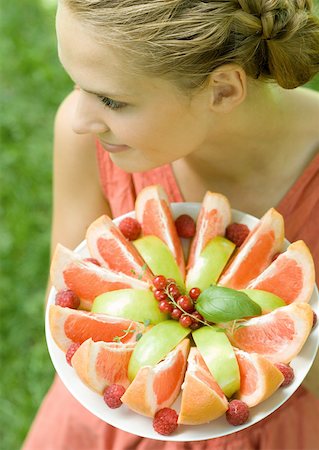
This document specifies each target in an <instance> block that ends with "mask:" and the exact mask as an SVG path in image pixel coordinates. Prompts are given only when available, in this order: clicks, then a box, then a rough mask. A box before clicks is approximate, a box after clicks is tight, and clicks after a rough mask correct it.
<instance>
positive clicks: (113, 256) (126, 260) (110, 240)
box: [86, 215, 153, 283]
mask: <svg viewBox="0 0 319 450" xmlns="http://www.w3.org/2000/svg"><path fill="white" fill-rule="evenodd" d="M86 241H87V246H88V249H89V251H90V254H91V256H92V257H93V258H96V259H97V260H98V261H99V262H100V263H101V264H102V265H104V266H105V267H107V268H108V269H110V270H113V271H114V272H118V273H119V274H122V273H124V274H125V275H128V276H130V277H134V278H137V279H141V280H143V281H146V282H149V283H151V282H152V278H153V274H152V272H151V271H150V269H149V268H148V267H147V265H146V263H145V261H144V260H143V258H142V257H141V255H140V254H139V253H138V251H137V250H136V248H135V247H134V245H133V244H132V242H130V241H128V240H127V239H126V238H125V237H124V235H123V234H122V232H121V231H120V230H119V228H118V227H117V226H116V225H115V224H114V223H113V221H112V219H110V217H108V216H106V215H104V216H101V217H99V218H98V219H96V220H95V221H94V222H93V223H92V224H91V225H90V226H89V228H88V230H87V233H86Z"/></svg>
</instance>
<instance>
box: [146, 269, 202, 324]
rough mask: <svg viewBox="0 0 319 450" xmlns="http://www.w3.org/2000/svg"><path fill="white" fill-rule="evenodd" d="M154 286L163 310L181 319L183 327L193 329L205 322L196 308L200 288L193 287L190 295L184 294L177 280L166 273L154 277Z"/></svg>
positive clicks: (178, 319)
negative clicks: (166, 275) (168, 276)
mask: <svg viewBox="0 0 319 450" xmlns="http://www.w3.org/2000/svg"><path fill="white" fill-rule="evenodd" d="M153 286H154V291H153V293H154V297H155V298H156V300H157V301H158V307H159V310H160V311H161V312H163V313H166V314H168V315H169V316H170V317H171V319H173V320H177V321H179V323H180V324H181V325H182V326H183V327H185V328H188V327H189V328H191V329H192V330H196V329H197V328H199V327H200V326H202V325H203V324H204V323H205V321H204V318H203V317H202V316H201V315H200V314H199V312H198V311H196V310H195V303H196V300H197V299H198V297H199V295H200V293H201V290H200V289H199V288H197V287H194V288H192V289H191V290H190V291H189V294H188V295H186V294H182V293H181V292H180V289H179V287H178V286H177V284H176V281H175V280H174V279H172V278H166V277H165V276H164V275H157V276H156V277H155V278H153Z"/></svg>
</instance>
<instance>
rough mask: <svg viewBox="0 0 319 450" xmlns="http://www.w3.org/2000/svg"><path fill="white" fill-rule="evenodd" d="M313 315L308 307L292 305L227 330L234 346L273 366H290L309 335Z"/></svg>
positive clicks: (299, 304) (300, 304)
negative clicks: (261, 358) (259, 357)
mask: <svg viewBox="0 0 319 450" xmlns="http://www.w3.org/2000/svg"><path fill="white" fill-rule="evenodd" d="M312 323H313V311H312V308H311V307H310V305H309V304H308V303H291V305H287V306H282V307H281V308H277V309H275V310H274V311H272V312H270V313H269V314H265V315H264V316H260V317H254V318H252V319H249V320H246V321H243V322H239V324H238V326H236V325H235V326H234V327H233V329H231V327H229V329H228V330H227V334H228V337H229V339H230V341H231V343H232V345H233V346H235V347H238V348H240V349H241V350H244V351H246V352H249V353H258V354H260V355H263V356H265V357H266V358H268V359H269V360H270V361H273V362H283V363H288V362H290V361H291V360H292V359H293V358H294V357H295V356H296V355H298V353H299V352H300V350H301V349H302V347H303V345H304V343H305V342H306V340H307V337H308V336H309V334H310V331H311V329H312Z"/></svg>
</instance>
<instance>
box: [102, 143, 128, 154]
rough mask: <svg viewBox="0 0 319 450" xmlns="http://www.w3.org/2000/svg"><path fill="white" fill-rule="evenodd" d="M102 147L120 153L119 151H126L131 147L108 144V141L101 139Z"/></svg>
mask: <svg viewBox="0 0 319 450" xmlns="http://www.w3.org/2000/svg"><path fill="white" fill-rule="evenodd" d="M100 143H101V145H102V147H103V148H104V150H106V151H107V152H110V153H119V152H125V151H126V150H129V149H130V147H128V146H127V145H114V144H108V143H107V142H103V141H100Z"/></svg>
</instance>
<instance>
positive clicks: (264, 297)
mask: <svg viewBox="0 0 319 450" xmlns="http://www.w3.org/2000/svg"><path fill="white" fill-rule="evenodd" d="M241 292H244V293H245V294H246V295H248V297H249V298H251V299H252V300H253V301H254V302H255V303H258V305H259V306H260V307H261V310H262V314H267V313H269V312H271V311H273V310H274V309H276V308H280V307H281V306H286V303H285V302H284V301H283V299H282V298H280V297H278V296H277V295H275V294H273V293H271V292H267V291H262V290H261V289H241Z"/></svg>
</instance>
